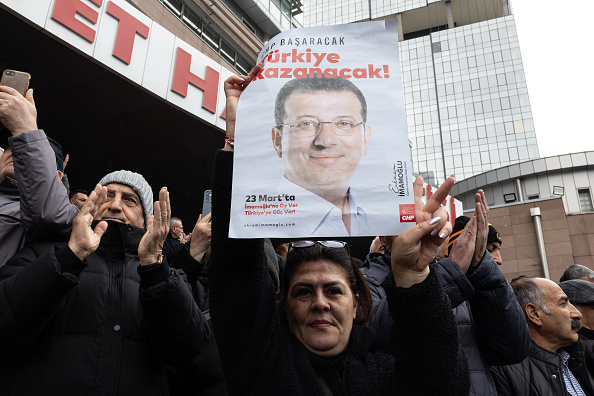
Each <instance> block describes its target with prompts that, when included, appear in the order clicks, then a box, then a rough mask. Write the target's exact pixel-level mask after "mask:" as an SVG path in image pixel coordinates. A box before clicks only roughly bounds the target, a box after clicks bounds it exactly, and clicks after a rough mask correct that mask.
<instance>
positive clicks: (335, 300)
mask: <svg viewBox="0 0 594 396" xmlns="http://www.w3.org/2000/svg"><path fill="white" fill-rule="evenodd" d="M285 311H286V312H287V319H288V321H289V329H290V330H291V332H292V333H293V334H294V335H295V337H297V339H298V340H299V341H301V343H303V345H305V347H306V348H307V349H308V350H310V351H311V352H313V353H315V354H317V355H320V356H334V355H337V354H339V353H340V352H342V351H344V350H345V348H346V346H347V345H348V342H349V337H350V335H351V330H352V328H353V320H354V319H355V316H356V315H357V302H356V300H355V296H354V295H353V293H352V291H351V288H350V286H349V281H348V278H347V273H346V271H345V270H344V269H343V268H342V267H340V266H339V265H338V264H335V263H332V262H330V261H325V260H324V261H314V262H308V263H303V264H300V265H299V268H298V269H297V271H296V272H295V275H294V276H293V278H292V279H291V281H290V283H289V291H288V295H287V302H286V305H285Z"/></svg>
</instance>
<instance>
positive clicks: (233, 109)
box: [224, 64, 262, 137]
mask: <svg viewBox="0 0 594 396" xmlns="http://www.w3.org/2000/svg"><path fill="white" fill-rule="evenodd" d="M260 70H262V65H261V64H258V65H256V66H254V68H253V69H252V70H251V71H250V73H249V74H248V75H247V76H231V77H229V78H228V79H226V80H225V86H224V87H225V97H226V98H227V110H226V121H227V129H226V134H227V136H230V137H233V136H235V119H236V115H237V104H238V103H239V97H240V96H241V93H242V92H243V90H244V89H245V88H246V87H247V86H248V85H249V84H250V82H251V81H252V79H253V78H254V77H256V75H258V73H260Z"/></svg>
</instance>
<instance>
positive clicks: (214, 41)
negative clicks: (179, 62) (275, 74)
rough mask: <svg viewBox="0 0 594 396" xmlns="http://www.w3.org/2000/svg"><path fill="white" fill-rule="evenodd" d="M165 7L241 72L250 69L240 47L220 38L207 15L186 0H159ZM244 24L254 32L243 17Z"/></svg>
mask: <svg viewBox="0 0 594 396" xmlns="http://www.w3.org/2000/svg"><path fill="white" fill-rule="evenodd" d="M160 1H161V2H162V3H163V4H164V5H165V7H166V8H167V9H169V10H171V12H173V13H174V14H175V15H176V16H177V17H178V18H179V19H181V20H182V22H183V23H184V24H185V25H186V26H187V27H188V28H189V29H190V30H192V31H193V32H194V33H195V34H196V35H197V36H198V37H200V38H201V39H202V40H203V41H204V42H206V44H208V46H209V47H211V48H212V49H213V50H215V52H216V53H218V54H219V55H221V57H222V58H223V59H224V60H226V61H227V62H229V63H230V64H231V65H232V66H235V68H236V69H237V70H238V71H239V72H240V73H241V74H245V75H247V74H248V73H249V70H251V69H252V65H253V63H252V62H251V61H246V60H245V58H242V57H240V56H239V53H241V49H240V48H238V47H236V46H234V45H233V43H232V42H229V41H227V40H226V39H225V38H224V37H223V38H222V37H221V36H220V34H219V32H218V31H217V30H216V27H214V26H209V23H210V22H208V17H204V16H203V15H200V13H199V12H197V11H195V10H193V9H191V7H190V6H189V5H188V4H186V3H187V1H188V0H160ZM279 1H280V0H279ZM243 23H244V25H246V27H247V28H248V29H249V30H250V31H252V32H253V33H254V34H256V29H255V28H254V27H253V26H252V25H250V24H249V22H247V21H246V20H245V19H243Z"/></svg>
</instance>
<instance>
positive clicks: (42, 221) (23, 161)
mask: <svg viewBox="0 0 594 396" xmlns="http://www.w3.org/2000/svg"><path fill="white" fill-rule="evenodd" d="M9 142H10V147H11V149H12V158H13V164H14V173H15V175H16V177H17V179H18V181H19V182H18V183H17V181H16V180H13V179H11V178H8V177H7V178H6V179H4V181H3V182H2V183H0V267H1V266H3V265H4V264H5V263H6V262H7V261H8V259H9V258H11V257H12V256H13V255H14V254H15V253H16V252H18V251H19V250H20V249H21V248H22V247H23V246H25V244H26V243H32V242H47V241H63V240H67V239H68V236H69V235H70V230H71V227H72V220H73V219H74V217H76V215H77V214H78V208H77V207H76V206H74V205H72V204H71V203H70V201H69V200H68V194H67V192H66V187H64V184H63V183H62V181H61V180H60V177H59V176H58V171H57V168H56V155H55V153H54V151H53V150H52V148H51V146H50V145H49V142H48V140H47V136H46V135H45V133H44V132H43V130H36V131H31V132H27V133H23V134H21V135H18V136H13V137H11V138H9Z"/></svg>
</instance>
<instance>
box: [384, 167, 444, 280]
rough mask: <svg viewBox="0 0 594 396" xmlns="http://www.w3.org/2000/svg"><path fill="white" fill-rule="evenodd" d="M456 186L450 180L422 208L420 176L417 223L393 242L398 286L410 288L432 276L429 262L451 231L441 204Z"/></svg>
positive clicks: (418, 179) (393, 266) (393, 269)
mask: <svg viewBox="0 0 594 396" xmlns="http://www.w3.org/2000/svg"><path fill="white" fill-rule="evenodd" d="M453 185H454V178H453V177H448V178H447V179H446V181H445V182H444V183H443V184H442V185H441V186H440V187H439V188H438V189H437V191H435V193H434V194H433V195H432V196H431V198H429V199H428V200H427V203H426V204H425V205H423V200H422V195H423V178H422V177H417V179H416V180H415V182H414V183H413V187H414V194H415V220H416V223H417V224H416V225H415V226H413V227H411V228H409V229H408V230H406V231H404V232H403V233H402V234H400V235H399V236H398V238H395V239H394V241H393V243H392V271H393V272H394V280H395V281H396V285H397V286H399V287H410V286H412V285H414V284H415V283H419V282H422V281H423V280H425V278H427V275H429V263H431V262H432V261H433V259H434V258H435V255H436V254H437V252H438V250H439V247H440V245H441V244H442V243H443V241H444V239H445V238H447V237H448V236H449V235H450V233H451V232H452V224H451V223H450V222H449V221H448V213H447V212H446V210H445V209H443V208H442V207H441V203H442V202H443V200H444V199H446V197H447V196H448V194H449V192H450V189H451V188H452V186H453Z"/></svg>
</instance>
